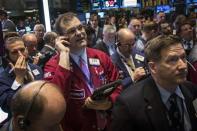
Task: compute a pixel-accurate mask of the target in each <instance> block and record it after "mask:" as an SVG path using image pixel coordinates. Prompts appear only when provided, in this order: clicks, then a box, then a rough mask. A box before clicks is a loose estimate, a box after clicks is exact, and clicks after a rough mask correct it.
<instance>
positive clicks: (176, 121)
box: [168, 93, 184, 131]
mask: <svg viewBox="0 0 197 131" xmlns="http://www.w3.org/2000/svg"><path fill="white" fill-rule="evenodd" d="M177 98H178V97H177V95H176V94H175V93H173V94H172V95H171V96H170V98H169V99H168V101H169V103H170V108H169V111H168V113H169V118H170V123H171V124H170V129H171V131H184V126H183V123H182V119H181V113H180V110H179V108H178V104H177Z"/></svg>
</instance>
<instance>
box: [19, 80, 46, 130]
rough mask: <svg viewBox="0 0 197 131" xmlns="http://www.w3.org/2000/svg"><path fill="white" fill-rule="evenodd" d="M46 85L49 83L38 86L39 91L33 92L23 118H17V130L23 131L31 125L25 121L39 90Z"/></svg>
mask: <svg viewBox="0 0 197 131" xmlns="http://www.w3.org/2000/svg"><path fill="white" fill-rule="evenodd" d="M47 83H49V82H47V81H46V82H44V83H42V84H41V85H40V87H39V89H38V90H36V91H34V93H33V96H32V99H31V101H30V102H29V105H28V106H27V110H26V111H25V114H24V116H21V117H19V118H18V121H17V124H18V126H19V128H20V129H21V130H23V131H25V130H26V129H27V127H28V126H29V125H30V124H31V123H30V121H29V120H28V119H27V118H28V114H29V113H30V111H31V108H32V107H33V103H34V101H35V99H36V97H37V96H38V94H39V92H40V90H41V89H42V87H43V86H44V85H45V84H47Z"/></svg>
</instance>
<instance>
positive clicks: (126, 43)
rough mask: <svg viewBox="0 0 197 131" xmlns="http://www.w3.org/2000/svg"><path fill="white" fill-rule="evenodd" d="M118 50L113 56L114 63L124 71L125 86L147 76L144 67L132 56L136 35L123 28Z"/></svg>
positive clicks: (118, 39)
mask: <svg viewBox="0 0 197 131" xmlns="http://www.w3.org/2000/svg"><path fill="white" fill-rule="evenodd" d="M117 41H118V42H117V49H116V52H115V53H114V54H113V55H112V56H111V58H112V61H113V63H114V64H115V65H116V66H117V67H118V68H119V70H121V71H122V75H123V78H124V80H123V85H124V86H125V87H127V86H128V85H130V84H132V83H134V82H136V81H138V80H140V79H141V78H142V77H143V76H145V75H146V73H145V70H144V66H143V65H142V64H138V60H137V59H136V58H135V57H133V56H132V48H133V45H134V43H135V35H134V33H133V32H131V31H130V30H129V29H127V28H122V29H120V30H119V31H118V33H117Z"/></svg>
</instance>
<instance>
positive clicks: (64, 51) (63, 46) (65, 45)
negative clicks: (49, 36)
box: [55, 36, 70, 70]
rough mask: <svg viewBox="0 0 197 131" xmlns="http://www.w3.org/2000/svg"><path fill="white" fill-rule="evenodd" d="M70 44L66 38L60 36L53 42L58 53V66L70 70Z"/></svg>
mask: <svg viewBox="0 0 197 131" xmlns="http://www.w3.org/2000/svg"><path fill="white" fill-rule="evenodd" d="M69 46H70V43H69V41H68V37H66V36H60V37H58V38H57V39H56V40H55V48H56V49H57V50H58V51H59V52H60V59H59V65H60V66H61V67H63V68H65V69H67V70H70V58H69V57H70V48H69Z"/></svg>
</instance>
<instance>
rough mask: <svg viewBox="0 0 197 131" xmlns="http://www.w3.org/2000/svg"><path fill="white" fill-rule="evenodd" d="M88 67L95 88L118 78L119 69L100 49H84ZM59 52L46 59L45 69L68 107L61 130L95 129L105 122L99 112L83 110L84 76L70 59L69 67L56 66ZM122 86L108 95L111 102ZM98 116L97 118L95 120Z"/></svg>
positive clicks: (85, 91) (84, 94)
mask: <svg viewBox="0 0 197 131" xmlns="http://www.w3.org/2000/svg"><path fill="white" fill-rule="evenodd" d="M86 49H87V51H86V52H87V57H88V59H87V60H88V66H89V70H90V74H91V79H92V82H93V85H94V87H95V88H98V87H99V86H101V85H102V84H105V83H106V81H107V82H111V81H114V80H116V79H118V70H117V68H116V67H115V66H114V65H113V64H112V62H111V59H110V58H109V57H108V56H107V55H106V54H105V53H103V52H101V51H99V50H96V49H91V48H86ZM91 58H93V59H94V60H95V59H96V60H99V61H100V64H99V65H98V64H97V65H93V64H91V63H90V62H89V59H91ZM58 62H59V55H57V56H55V57H53V58H52V59H51V60H49V61H48V62H47V64H46V66H45V68H44V72H45V76H44V77H45V79H46V80H49V81H51V82H53V83H55V84H57V85H58V86H59V87H60V88H61V90H62V91H63V93H64V95H65V99H66V101H67V109H66V113H65V117H64V120H63V122H62V125H63V129H64V131H97V130H98V128H99V126H98V123H100V124H99V125H106V123H105V122H106V119H104V118H103V117H102V119H103V120H101V117H100V116H101V115H98V114H100V113H98V111H95V110H91V109H85V108H84V107H83V105H84V102H85V99H86V98H87V97H88V96H90V95H91V92H90V91H89V89H88V86H87V85H86V80H85V77H84V76H83V74H82V71H81V70H80V68H79V67H78V66H77V64H76V63H75V62H74V61H72V60H71V67H72V68H71V70H67V69H64V68H62V67H61V66H59V65H58ZM120 91H121V89H120V88H117V89H116V90H115V91H114V92H113V94H112V95H111V96H110V99H111V100H112V102H114V101H115V99H116V97H117V96H118V95H119V94H120ZM98 119H99V121H97V120H98Z"/></svg>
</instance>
